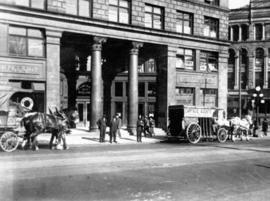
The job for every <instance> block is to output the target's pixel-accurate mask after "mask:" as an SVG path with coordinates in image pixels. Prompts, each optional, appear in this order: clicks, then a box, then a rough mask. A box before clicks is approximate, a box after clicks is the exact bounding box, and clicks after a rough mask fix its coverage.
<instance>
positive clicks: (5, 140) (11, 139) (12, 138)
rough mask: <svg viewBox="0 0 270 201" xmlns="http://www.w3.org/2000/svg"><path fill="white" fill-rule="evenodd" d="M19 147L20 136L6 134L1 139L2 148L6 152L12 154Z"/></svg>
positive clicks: (11, 133) (0, 145) (10, 133)
mask: <svg viewBox="0 0 270 201" xmlns="http://www.w3.org/2000/svg"><path fill="white" fill-rule="evenodd" d="M18 145H19V139H18V136H17V135H16V134H15V133H13V132H10V131H8V132H5V133H3V134H2V136H1V137H0V147H1V149H2V150H3V151H5V152H12V151H14V150H16V149H17V147H18Z"/></svg>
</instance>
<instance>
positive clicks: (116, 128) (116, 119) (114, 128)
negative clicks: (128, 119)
mask: <svg viewBox="0 0 270 201" xmlns="http://www.w3.org/2000/svg"><path fill="white" fill-rule="evenodd" d="M108 123H109V122H108V121H107V118H106V116H105V115H103V116H102V118H100V119H99V120H98V121H97V125H98V128H99V130H100V135H99V142H101V143H103V142H105V134H106V128H107V125H108ZM109 126H110V143H112V142H114V143H117V141H116V135H118V137H120V138H121V132H120V128H121V126H122V120H121V115H120V114H119V113H118V114H116V115H114V116H113V118H112V120H111V122H110V123H109Z"/></svg>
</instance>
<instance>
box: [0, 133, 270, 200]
mask: <svg viewBox="0 0 270 201" xmlns="http://www.w3.org/2000/svg"><path fill="white" fill-rule="evenodd" d="M269 153H270V140H269V138H268V137H267V138H256V139H255V138H254V139H252V140H251V141H249V142H246V141H237V142H235V143H233V142H231V141H228V142H227V143H223V144H221V143H218V142H216V141H214V142H201V143H198V144H196V145H191V144H189V143H186V142H163V143H142V144H141V143H133V144H120V143H119V144H116V145H115V144H113V145H111V144H109V143H105V144H102V145H98V146H96V145H94V144H92V146H81V147H80V148H71V149H69V150H66V151H58V150H48V149H40V150H39V151H36V152H33V151H21V150H19V151H15V152H12V153H4V152H2V153H0V200H1V201H2V200H3V201H37V200H39V201H269V200H270V182H269V181H270V174H269V170H270V155H269Z"/></svg>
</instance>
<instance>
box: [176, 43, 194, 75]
mask: <svg viewBox="0 0 270 201" xmlns="http://www.w3.org/2000/svg"><path fill="white" fill-rule="evenodd" d="M179 49H182V50H183V54H178V53H177V52H176V59H177V60H178V59H180V57H183V67H182V68H181V67H178V66H177V65H176V69H183V70H188V71H194V70H195V67H196V52H195V50H194V49H189V48H182V47H178V48H177V50H179ZM186 51H192V55H191V56H190V55H188V54H186ZM186 57H192V61H193V67H192V69H191V68H188V67H187V66H186V62H185V61H186Z"/></svg>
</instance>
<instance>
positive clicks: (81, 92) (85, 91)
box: [77, 82, 91, 96]
mask: <svg viewBox="0 0 270 201" xmlns="http://www.w3.org/2000/svg"><path fill="white" fill-rule="evenodd" d="M90 94H91V83H90V82H85V83H82V84H81V85H80V86H79V87H78V89H77V96H90Z"/></svg>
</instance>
